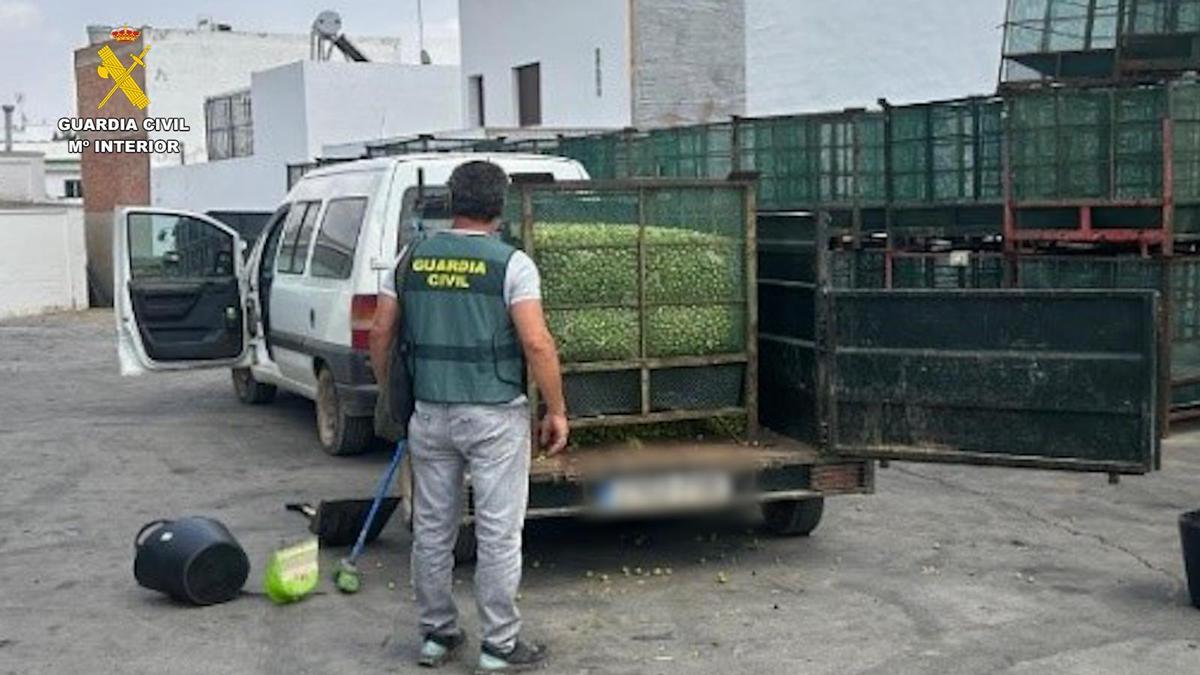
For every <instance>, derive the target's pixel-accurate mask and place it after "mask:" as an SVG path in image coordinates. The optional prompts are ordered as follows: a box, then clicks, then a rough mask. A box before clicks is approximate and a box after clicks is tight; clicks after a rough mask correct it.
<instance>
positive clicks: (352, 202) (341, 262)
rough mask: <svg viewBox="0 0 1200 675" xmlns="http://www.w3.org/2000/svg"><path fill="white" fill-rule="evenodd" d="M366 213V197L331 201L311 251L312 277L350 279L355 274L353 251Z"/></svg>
mask: <svg viewBox="0 0 1200 675" xmlns="http://www.w3.org/2000/svg"><path fill="white" fill-rule="evenodd" d="M366 212H367V199H366V197H350V198H346V199H333V200H330V202H329V206H327V207H325V218H324V219H323V220H322V221H321V230H320V232H318V233H317V243H316V244H315V245H314V247H313V255H312V270H311V271H312V275H313V276H314V277H323V278H326V279H349V278H350V273H351V272H352V271H353V270H354V251H355V250H356V249H357V248H358V235H359V232H360V231H361V230H362V223H363V216H364V215H365V214H366Z"/></svg>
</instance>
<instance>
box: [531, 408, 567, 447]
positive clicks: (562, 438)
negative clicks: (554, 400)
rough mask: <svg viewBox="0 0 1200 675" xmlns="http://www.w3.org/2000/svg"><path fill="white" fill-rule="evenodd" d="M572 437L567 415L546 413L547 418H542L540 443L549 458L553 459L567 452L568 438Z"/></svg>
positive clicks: (539, 434)
mask: <svg viewBox="0 0 1200 675" xmlns="http://www.w3.org/2000/svg"><path fill="white" fill-rule="evenodd" d="M570 435H571V430H570V427H569V426H568V424H567V416H566V415H562V414H551V413H546V416H545V417H543V418H542V424H541V426H540V428H539V429H538V442H539V443H540V444H541V446H542V447H543V448H545V449H546V454H547V455H548V456H550V457H553V456H555V455H557V454H558V453H560V452H562V451H563V450H565V449H566V448H567V438H568V437H570Z"/></svg>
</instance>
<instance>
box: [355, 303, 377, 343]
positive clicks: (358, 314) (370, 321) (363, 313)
mask: <svg viewBox="0 0 1200 675" xmlns="http://www.w3.org/2000/svg"><path fill="white" fill-rule="evenodd" d="M378 300H379V296H377V295H356V296H354V297H353V298H351V299H350V348H351V349H353V350H355V351H363V352H365V351H367V350H368V349H370V347H371V326H373V325H374V324H375V305H376V304H377V302H378Z"/></svg>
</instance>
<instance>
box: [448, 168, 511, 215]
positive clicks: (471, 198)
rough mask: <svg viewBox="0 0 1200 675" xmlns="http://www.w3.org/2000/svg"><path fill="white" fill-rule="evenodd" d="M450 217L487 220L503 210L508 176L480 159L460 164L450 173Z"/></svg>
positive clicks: (502, 170)
mask: <svg viewBox="0 0 1200 675" xmlns="http://www.w3.org/2000/svg"><path fill="white" fill-rule="evenodd" d="M447 185H448V186H449V188H450V214H451V215H455V216H463V217H466V218H470V219H472V220H482V221H490V220H495V219H496V218H499V217H500V214H501V213H502V212H503V211H504V197H505V195H506V194H507V193H508V174H506V173H504V169H501V168H500V167H499V166H497V165H495V164H493V163H492V162H485V161H482V160H475V161H471V162H467V163H466V164H460V165H459V166H458V168H456V169H455V170H454V173H452V174H450V180H449V181H448V182H447Z"/></svg>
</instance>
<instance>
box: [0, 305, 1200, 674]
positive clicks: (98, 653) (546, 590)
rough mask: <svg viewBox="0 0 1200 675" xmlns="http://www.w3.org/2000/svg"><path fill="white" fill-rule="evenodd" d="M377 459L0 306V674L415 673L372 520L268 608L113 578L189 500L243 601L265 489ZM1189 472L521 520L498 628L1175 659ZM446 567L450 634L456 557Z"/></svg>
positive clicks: (970, 655)
mask: <svg viewBox="0 0 1200 675" xmlns="http://www.w3.org/2000/svg"><path fill="white" fill-rule="evenodd" d="M386 462H387V453H386V452H379V453H374V454H371V455H368V456H364V457H357V458H331V457H328V456H326V455H324V454H323V453H322V452H321V450H320V447H319V446H318V443H317V441H316V437H315V431H314V422H313V411H312V404H311V403H309V402H307V401H305V400H303V399H300V398H296V397H292V396H286V395H281V396H280V397H279V398H278V399H277V401H276V402H275V403H274V404H271V405H268V406H262V407H250V406H243V405H241V404H239V403H238V402H237V400H236V399H235V398H234V395H233V393H232V389H231V386H230V383H229V376H228V373H227V372H202V373H183V374H173V375H162V376H153V377H142V378H121V377H120V376H118V374H117V366H116V357H115V347H114V338H113V330H112V320H111V316H110V314H108V313H106V312H103V311H92V312H88V313H85V314H67V315H57V316H50V317H42V318H31V319H17V320H8V321H4V322H0V673H171V674H172V675H184V674H187V673H205V674H211V673H289V674H291V673H384V672H388V673H391V672H417V669H416V668H415V667H414V666H413V665H412V662H413V657H414V654H415V650H416V647H417V636H416V634H415V629H414V626H413V623H414V618H413V617H414V612H413V601H412V594H411V591H410V589H409V587H408V557H407V554H408V542H409V540H408V536H407V533H406V532H405V531H404V528H403V527H401V526H399V524H398V520H397V521H395V522H393V523H392V524H391V525H389V527H388V528H387V529H386V530H385V532H384V534H383V537H382V538H381V539H380V541H379V542H378V543H377V544H376V545H375V546H373V547H372V548H371V549H370V550H369V552H368V553H367V555H366V556H365V560H364V563H363V565H362V567H363V569H364V570H365V572H366V575H365V580H364V581H365V586H364V590H363V591H362V592H361V593H359V594H358V595H355V596H341V595H338V594H337V592H336V591H334V590H333V588H332V585H331V584H330V583H329V582H328V581H327V580H326V581H324V582H323V584H322V588H321V592H319V593H318V594H317V595H314V596H312V597H310V598H308V599H307V600H305V601H303V602H301V603H299V604H296V605H292V606H287V607H276V606H274V605H272V604H270V603H269V602H268V601H267V600H265V599H264V598H262V597H259V596H253V595H251V596H246V597H242V598H240V599H238V600H236V601H233V602H230V603H228V604H224V605H219V606H213V607H207V608H189V607H184V606H181V605H179V604H177V603H175V602H173V601H170V600H167V599H165V598H163V597H160V596H158V595H157V594H154V593H152V592H149V591H146V590H143V589H141V588H139V587H138V586H136V585H135V583H134V580H133V575H132V560H133V537H134V534H135V533H136V532H137V530H138V528H139V527H140V526H141V525H142V524H143V523H144V522H146V521H148V520H151V519H154V518H160V517H172V516H181V515H189V514H204V515H210V516H214V517H216V518H219V519H220V520H222V521H224V522H225V523H226V524H228V525H229V527H230V528H231V529H232V530H233V532H234V533H235V535H236V536H237V537H238V538H239V540H240V541H241V543H242V544H243V545H244V547H245V548H246V550H247V552H248V553H249V555H250V558H251V561H252V563H253V569H252V571H251V581H250V583H249V584H248V588H249V589H250V590H256V589H257V588H258V586H259V578H260V575H261V572H262V567H263V564H264V563H265V561H266V558H267V555H268V553H269V552H270V551H271V550H272V549H273V548H274V547H276V546H278V545H280V544H283V543H289V542H294V541H297V540H299V539H301V538H303V536H304V535H305V533H306V532H305V523H304V522H303V520H302V519H301V518H300V517H298V516H297V515H295V514H292V513H287V512H285V511H284V510H283V505H284V503H286V502H288V501H296V500H311V499H320V498H337V497H352V496H365V495H367V494H369V493H370V491H371V488H372V486H373V485H374V482H375V480H376V477H377V476H378V474H379V472H380V471H381V470H382V469H383V467H384V466H385V464H386ZM1198 479H1200V432H1190V433H1189V432H1187V431H1186V430H1185V431H1183V432H1181V433H1177V434H1176V435H1175V436H1173V437H1172V438H1171V439H1170V440H1169V441H1168V442H1167V443H1166V446H1165V461H1164V467H1163V470H1162V471H1161V472H1159V473H1156V474H1153V475H1150V476H1145V477H1136V478H1125V479H1123V480H1122V481H1121V482H1120V484H1119V485H1109V484H1108V483H1107V481H1106V479H1105V477H1104V476H1097V475H1080V474H1065V473H1052V472H1042V471H1029V470H1007V469H995V468H972V467H949V466H933V465H919V464H899V463H897V464H893V465H892V468H890V469H887V470H881V471H880V472H879V474H878V481H877V482H878V485H877V488H878V491H877V494H875V495H869V496H861V497H841V498H835V499H831V500H829V502H828V503H827V504H826V513H825V521H824V522H823V523H822V525H821V527H820V528H819V529H818V530H817V532H816V533H815V534H814V535H813V536H812V537H810V538H802V539H773V538H770V537H767V536H765V535H763V534H761V533H759V532H757V531H756V530H754V529H753V528H748V527H747V524H746V523H744V522H740V521H735V520H730V519H697V518H692V519H687V520H682V521H681V520H670V521H643V522H636V523H609V524H596V523H590V522H580V521H557V522H553V523H539V524H534V525H531V526H529V527H528V528H527V529H526V554H525V576H524V583H523V587H522V595H521V601H520V602H521V607H522V610H523V613H524V615H525V619H526V624H525V625H526V631H525V633H526V635H527V636H528V637H530V638H533V639H538V640H543V641H545V642H546V643H548V645H549V647H550V649H551V651H552V661H551V662H550V664H549V666H548V667H547V669H546V671H545V672H549V673H664V674H670V673H722V674H731V673H756V674H762V675H765V674H767V673H887V674H889V675H893V674H897V673H1139V674H1141V673H1200V610H1197V609H1194V608H1192V607H1191V606H1190V605H1189V603H1188V600H1187V590H1186V584H1185V581H1184V573H1183V565H1182V560H1181V555H1180V547H1179V538H1178V529H1177V518H1178V516H1179V514H1180V513H1181V512H1183V511H1186V510H1190V509H1194V508H1200V480H1198ZM343 553H344V551H341V550H330V551H324V552H323V553H322V563H323V565H324V567H325V569H326V570H329V569H332V566H333V564H334V563H335V562H336V561H337V559H338V557H339V556H340V555H342V554H343ZM624 568H627V569H628V570H629V572H628V574H626V573H625V572H624V571H623V569H624ZM639 571H640V572H641V573H640V574H639ZM656 571H657V574H656ZM456 575H457V581H456V587H457V590H458V597H459V601H460V608H461V610H462V614H463V622H464V625H465V626H466V627H467V628H468V630H470V631H471V632H472V633H474V632H475V631H476V630H477V627H478V624H477V622H476V620H475V611H474V604H473V602H472V600H471V595H470V589H471V569H470V568H469V567H467V568H464V569H461V570H459V571H458V572H456ZM477 647H478V641H477V639H475V637H474V635H473V636H472V641H471V643H470V648H469V651H468V655H469V658H468V659H467V661H468V662H469V663H473V660H474V655H475V653H476V650H477ZM469 671H470V668H469V666H468V663H458V664H452V665H449V666H447V667H446V669H445V672H450V673H463V672H469Z"/></svg>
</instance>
